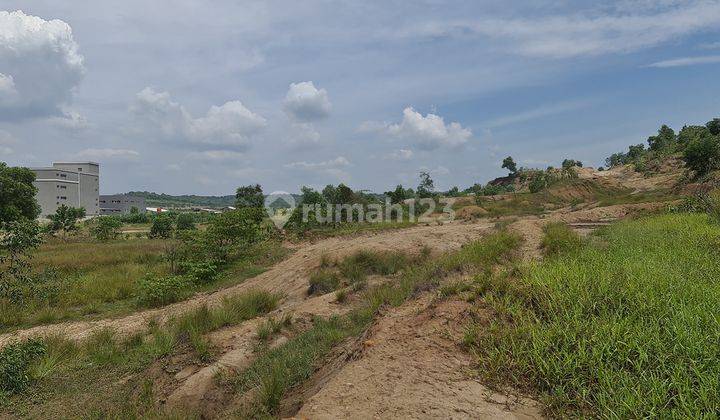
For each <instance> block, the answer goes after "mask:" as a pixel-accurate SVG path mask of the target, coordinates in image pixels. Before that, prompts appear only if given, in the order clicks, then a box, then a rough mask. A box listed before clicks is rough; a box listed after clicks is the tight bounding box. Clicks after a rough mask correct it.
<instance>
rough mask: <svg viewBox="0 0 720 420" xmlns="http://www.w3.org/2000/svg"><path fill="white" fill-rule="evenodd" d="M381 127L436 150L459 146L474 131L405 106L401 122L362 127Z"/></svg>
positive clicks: (389, 132)
mask: <svg viewBox="0 0 720 420" xmlns="http://www.w3.org/2000/svg"><path fill="white" fill-rule="evenodd" d="M377 127H381V128H380V131H382V132H384V133H386V134H388V135H390V136H392V137H395V138H399V139H404V140H408V141H410V142H411V143H412V144H413V145H415V146H416V147H417V148H419V149H423V150H434V149H437V148H438V147H441V146H449V147H457V146H462V145H463V144H465V143H467V142H468V140H470V139H471V138H472V131H471V130H470V129H468V128H464V127H463V126H461V125H460V124H459V123H457V122H451V123H449V124H445V120H444V119H443V118H442V117H441V116H439V115H435V114H427V115H425V116H423V115H422V114H420V113H419V112H417V111H415V110H414V109H413V108H410V107H408V108H405V110H404V111H403V119H402V121H401V122H400V123H399V124H389V125H387V124H386V125H382V126H380V125H377V124H373V123H363V124H362V125H361V129H364V130H367V129H369V128H370V129H372V128H377Z"/></svg>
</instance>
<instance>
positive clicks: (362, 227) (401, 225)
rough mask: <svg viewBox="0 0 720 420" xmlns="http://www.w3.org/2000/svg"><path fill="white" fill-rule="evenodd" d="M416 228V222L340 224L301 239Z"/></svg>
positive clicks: (322, 228)
mask: <svg viewBox="0 0 720 420" xmlns="http://www.w3.org/2000/svg"><path fill="white" fill-rule="evenodd" d="M414 226H417V222H409V221H398V222H378V223H357V222H354V223H341V224H339V225H338V226H333V225H328V226H327V227H319V228H314V229H311V230H309V231H307V232H303V233H302V235H301V236H302V237H303V238H332V237H335V236H347V235H356V234H361V233H372V232H382V231H387V230H395V229H407V228H410V227H414Z"/></svg>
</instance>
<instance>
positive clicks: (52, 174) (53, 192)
mask: <svg viewBox="0 0 720 420" xmlns="http://www.w3.org/2000/svg"><path fill="white" fill-rule="evenodd" d="M30 169H31V170H32V171H33V172H35V182H34V183H33V184H34V185H35V187H36V188H37V190H38V192H37V196H36V198H37V202H38V204H39V205H40V209H41V212H40V216H41V217H47V216H49V215H51V214H55V211H56V210H57V208H58V207H60V206H61V205H63V204H64V205H66V206H68V207H78V208H84V209H85V213H86V214H87V215H88V216H96V215H98V214H100V164H98V163H95V162H54V163H53V164H52V166H50V167H46V168H30Z"/></svg>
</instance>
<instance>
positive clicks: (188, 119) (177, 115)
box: [131, 87, 267, 151]
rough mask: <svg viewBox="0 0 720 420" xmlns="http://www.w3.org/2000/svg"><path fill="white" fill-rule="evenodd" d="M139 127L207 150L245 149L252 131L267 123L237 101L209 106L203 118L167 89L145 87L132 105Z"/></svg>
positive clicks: (164, 138) (169, 139)
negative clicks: (176, 98)
mask: <svg viewBox="0 0 720 420" xmlns="http://www.w3.org/2000/svg"><path fill="white" fill-rule="evenodd" d="M131 112H132V113H133V114H134V116H135V117H136V119H137V120H138V122H139V123H140V125H141V127H142V128H144V129H145V130H146V132H150V133H151V134H154V136H155V137H157V138H160V139H163V140H168V141H175V142H179V143H186V144H188V145H194V146H196V147H201V148H207V149H210V150H236V151H244V150H246V149H247V148H248V147H249V144H250V140H251V138H252V136H253V135H254V134H256V133H257V132H258V131H260V130H261V129H262V128H264V127H265V126H266V125H267V121H266V120H265V118H263V117H262V116H260V115H258V114H256V113H254V112H252V111H250V110H249V109H247V108H246V107H245V105H243V103H242V102H240V101H230V102H226V103H225V104H223V105H220V106H212V107H210V110H208V112H207V114H206V115H205V116H203V117H199V118H195V117H193V116H192V115H191V114H190V113H189V112H188V111H187V110H186V109H185V107H183V106H182V105H180V104H179V103H177V102H174V101H173V100H172V99H171V98H170V94H169V93H168V92H158V91H155V90H154V89H152V88H150V87H147V88H145V89H143V90H142V91H141V92H139V93H138V94H137V96H136V98H135V103H134V104H133V105H132V106H131Z"/></svg>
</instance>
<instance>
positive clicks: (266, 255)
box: [0, 237, 288, 332]
mask: <svg viewBox="0 0 720 420" xmlns="http://www.w3.org/2000/svg"><path fill="white" fill-rule="evenodd" d="M172 242H173V240H162V239H133V240H115V241H109V242H95V241H92V240H90V239H87V238H82V237H78V238H70V239H68V241H62V240H60V239H56V238H54V239H50V240H49V241H48V242H46V243H45V244H43V245H42V246H41V247H40V249H39V250H38V251H37V253H35V255H34V258H33V260H32V264H33V267H34V269H35V270H36V271H41V270H43V269H45V268H48V267H55V268H57V270H58V279H59V280H58V281H59V283H58V289H59V293H58V296H57V298H56V299H54V300H53V301H52V302H46V301H30V302H26V303H25V304H24V305H22V306H19V305H14V304H11V303H10V302H8V301H4V300H0V331H2V332H5V331H11V330H13V329H17V328H23V327H30V326H34V325H40V324H50V323H56V322H61V321H68V320H73V319H79V318H101V317H109V316H121V315H124V314H128V313H131V312H133V311H135V310H136V309H137V302H136V301H137V296H138V291H139V290H138V282H137V280H138V279H140V278H142V277H144V276H146V275H148V274H149V275H150V276H152V277H156V278H160V277H164V276H168V275H169V274H170V267H169V264H168V263H167V262H166V261H165V259H164V258H163V254H164V252H165V251H166V250H167V249H168V248H169V247H171V245H172ZM287 253H288V251H287V250H286V249H285V248H283V247H282V246H281V245H280V244H279V243H278V242H275V241H266V242H261V243H259V244H256V245H254V246H253V247H251V248H250V249H248V250H247V251H246V252H245V253H243V255H241V256H240V257H239V258H238V259H237V260H235V261H233V262H231V263H230V264H229V266H228V267H227V268H226V269H225V271H224V272H222V273H221V274H220V275H219V277H218V279H217V280H216V281H214V282H211V283H209V284H203V285H199V286H196V287H192V288H191V289H188V290H187V293H186V295H192V294H193V293H194V292H196V291H204V292H212V291H215V290H219V289H222V288H226V287H229V286H232V285H234V284H237V283H240V282H242V281H244V280H245V279H248V278H251V277H254V276H256V275H258V274H260V273H262V272H263V271H265V270H266V269H267V268H268V267H270V266H272V265H273V264H275V263H276V262H278V261H280V260H282V259H283V258H284V257H285V256H286V255H287Z"/></svg>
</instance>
